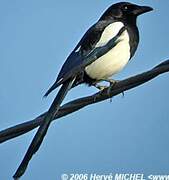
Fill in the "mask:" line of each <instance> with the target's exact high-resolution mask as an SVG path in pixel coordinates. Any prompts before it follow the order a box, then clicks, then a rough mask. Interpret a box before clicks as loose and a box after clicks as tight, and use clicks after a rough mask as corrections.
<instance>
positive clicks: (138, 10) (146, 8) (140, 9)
mask: <svg viewBox="0 0 169 180" xmlns="http://www.w3.org/2000/svg"><path fill="white" fill-rule="evenodd" d="M152 10H153V8H152V7H149V6H137V7H136V9H135V10H133V14H135V15H136V16H139V15H141V14H144V13H146V12H150V11H152Z"/></svg>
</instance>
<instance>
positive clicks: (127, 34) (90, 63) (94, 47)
mask: <svg viewBox="0 0 169 180" xmlns="http://www.w3.org/2000/svg"><path fill="white" fill-rule="evenodd" d="M152 10H153V8H151V7H149V6H139V5H136V4H132V3H129V2H119V3H116V4H113V5H111V6H110V7H109V8H108V9H107V10H106V11H105V12H104V13H103V15H102V16H101V17H100V19H99V20H98V21H97V22H96V23H95V24H94V25H93V26H91V27H90V28H89V30H88V31H87V32H86V33H85V34H84V36H83V37H82V39H81V40H80V42H79V43H78V44H77V46H76V47H75V49H74V50H73V51H72V52H71V54H70V55H69V56H68V58H67V59H66V61H65V63H64V64H63V66H62V68H61V71H60V72H59V74H58V77H57V79H56V81H55V83H54V84H53V85H52V87H51V88H50V89H49V90H48V91H47V92H46V94H45V96H48V95H49V94H50V93H51V92H52V91H53V90H54V89H56V88H57V87H59V86H61V87H60V89H59V91H58V94H57V95H56V97H55V99H54V101H53V103H52V105H51V106H50V108H49V110H48V112H47V113H46V115H45V118H44V120H43V123H42V124H41V125H40V127H39V129H38V131H37V133H36V135H35V137H34V138H33V140H32V143H31V144H30V146H29V148H28V151H27V152H26V154H25V157H24V159H23V161H22V163H21V164H20V166H19V168H18V169H17V171H16V173H15V175H14V176H13V177H14V179H18V178H19V177H20V176H22V175H23V174H24V172H25V170H26V168H27V165H28V163H29V161H30V160H31V158H32V156H33V154H34V153H36V152H37V150H38V149H39V147H40V145H41V143H42V141H43V139H44V136H45V135H46V133H47V130H48V128H49V125H50V123H51V121H52V119H53V118H54V116H55V115H56V114H57V112H58V110H59V108H60V105H61V103H62V101H63V100H64V98H65V96H66V94H67V93H68V91H69V90H70V89H71V88H73V87H75V86H77V85H79V84H82V83H86V84H88V85H90V86H92V85H93V86H96V87H98V88H100V87H99V85H98V83H99V82H100V81H108V82H110V83H111V82H112V81H111V79H110V77H111V76H112V75H114V74H116V73H118V72H120V71H121V70H122V69H123V68H124V67H125V66H126V65H127V63H128V62H129V60H130V59H131V58H132V57H133V55H134V54H135V51H136V49H137V46H138V43H139V31H138V27H137V24H136V20H137V17H138V16H139V15H141V14H143V13H146V12H149V11H152Z"/></svg>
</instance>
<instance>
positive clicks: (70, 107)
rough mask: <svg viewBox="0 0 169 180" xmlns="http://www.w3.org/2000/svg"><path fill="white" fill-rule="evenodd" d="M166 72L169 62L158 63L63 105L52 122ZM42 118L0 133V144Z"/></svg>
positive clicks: (168, 69)
mask: <svg viewBox="0 0 169 180" xmlns="http://www.w3.org/2000/svg"><path fill="white" fill-rule="evenodd" d="M166 72H169V60H167V61H164V62H162V63H160V64H159V65H158V66H156V67H155V68H153V69H152V70H150V71H147V72H144V73H142V74H139V75H136V76H133V77H130V78H127V79H125V80H122V81H120V82H118V83H116V84H115V85H114V86H113V88H112V87H109V88H106V89H104V90H103V91H101V92H98V93H95V94H93V95H91V96H86V97H83V98H79V99H76V100H74V101H71V102H69V103H66V104H64V105H63V106H62V107H61V108H60V110H59V112H58V114H57V115H56V116H55V118H54V119H53V120H56V119H58V118H61V117H63V116H66V115H68V114H70V113H73V112H75V111H78V110H79V109H82V108H83V107H85V106H88V105H91V104H95V103H98V102H100V101H104V100H106V99H109V98H110V97H113V96H116V95H118V94H120V93H122V92H124V91H127V90H129V89H132V88H134V87H137V86H139V85H141V84H144V83H145V82H148V81H150V80H151V79H153V78H155V77H157V76H158V75H160V74H163V73H166ZM44 116H45V113H43V114H41V115H40V116H39V117H37V118H35V119H34V120H31V121H28V122H25V123H21V124H19V125H16V126H13V127H10V128H7V129H5V130H2V131H0V143H3V142H5V141H7V140H10V139H12V138H15V137H18V136H20V135H22V134H25V133H27V132H29V131H31V130H33V129H34V128H36V127H38V126H39V125H40V124H41V122H42V121H43V118H44Z"/></svg>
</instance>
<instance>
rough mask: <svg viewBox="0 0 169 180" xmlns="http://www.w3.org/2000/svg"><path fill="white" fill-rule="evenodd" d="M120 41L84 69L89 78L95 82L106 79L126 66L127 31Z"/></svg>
mask: <svg viewBox="0 0 169 180" xmlns="http://www.w3.org/2000/svg"><path fill="white" fill-rule="evenodd" d="M120 40H121V41H120V42H119V43H118V44H117V45H116V46H115V47H114V48H112V49H111V50H110V51H109V52H108V53H106V54H105V55H103V56H101V57H100V58H99V59H97V60H96V61H94V62H93V63H92V64H90V65H89V66H87V67H86V68H85V71H86V73H87V74H88V76H89V77H91V78H92V79H97V80H101V79H107V78H109V77H111V76H112V75H114V74H116V73H118V72H119V71H121V70H122V69H123V68H124V67H125V66H126V64H127V63H128V61H129V59H130V46H129V36H128V33H127V31H124V32H123V34H122V35H121V36H120Z"/></svg>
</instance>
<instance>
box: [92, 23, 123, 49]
mask: <svg viewBox="0 0 169 180" xmlns="http://www.w3.org/2000/svg"><path fill="white" fill-rule="evenodd" d="M123 26H124V24H123V23H122V22H115V23H112V24H109V25H108V26H107V27H106V28H105V29H104V31H103V33H102V35H101V38H100V40H99V41H98V42H97V44H96V47H100V46H104V45H106V44H107V43H108V42H109V41H110V40H111V39H112V38H114V37H115V36H116V35H117V34H118V32H119V31H120V29H121V28H122V27H123Z"/></svg>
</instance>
